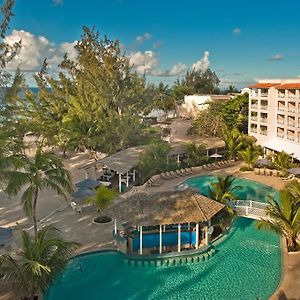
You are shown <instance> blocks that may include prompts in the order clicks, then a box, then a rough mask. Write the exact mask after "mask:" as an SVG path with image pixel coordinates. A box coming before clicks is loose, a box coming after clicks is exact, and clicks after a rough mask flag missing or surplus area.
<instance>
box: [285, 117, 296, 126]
mask: <svg viewBox="0 0 300 300" xmlns="http://www.w3.org/2000/svg"><path fill="white" fill-rule="evenodd" d="M287 124H288V126H293V127H295V125H296V118H295V117H292V116H288V123H287Z"/></svg>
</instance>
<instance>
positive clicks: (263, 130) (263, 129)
mask: <svg viewBox="0 0 300 300" xmlns="http://www.w3.org/2000/svg"><path fill="white" fill-rule="evenodd" d="M260 134H262V135H267V134H268V127H267V126H265V125H261V126H260Z"/></svg>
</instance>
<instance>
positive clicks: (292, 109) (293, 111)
mask: <svg viewBox="0 0 300 300" xmlns="http://www.w3.org/2000/svg"><path fill="white" fill-rule="evenodd" d="M288 112H291V113H295V112H296V109H295V108H288Z"/></svg>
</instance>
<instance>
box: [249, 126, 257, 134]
mask: <svg viewBox="0 0 300 300" xmlns="http://www.w3.org/2000/svg"><path fill="white" fill-rule="evenodd" d="M250 131H251V132H253V133H257V125H256V124H251V127H250Z"/></svg>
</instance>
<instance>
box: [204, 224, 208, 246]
mask: <svg viewBox="0 0 300 300" xmlns="http://www.w3.org/2000/svg"><path fill="white" fill-rule="evenodd" d="M205 245H208V227H205Z"/></svg>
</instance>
